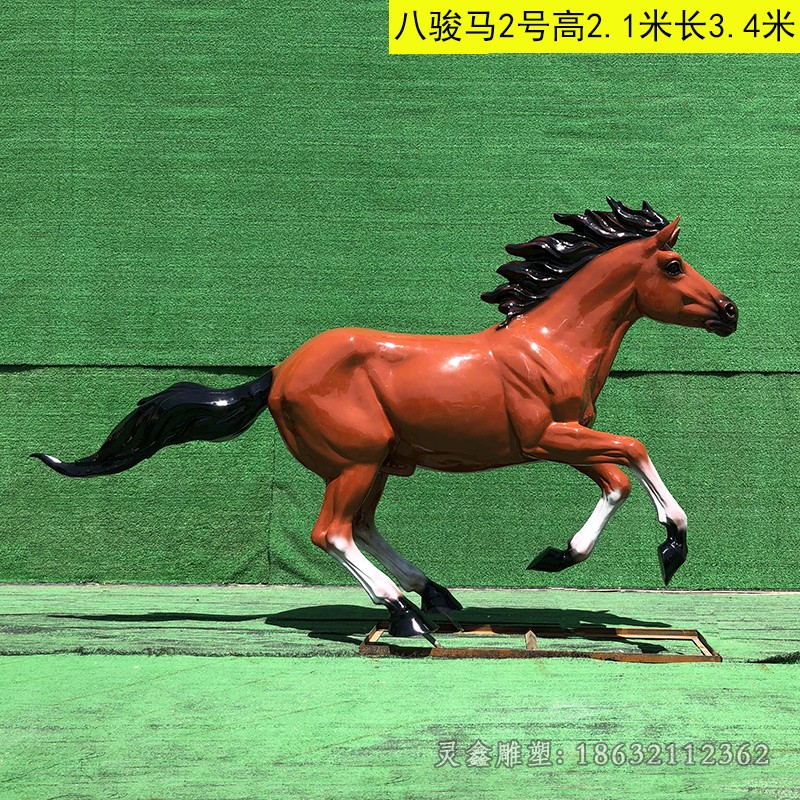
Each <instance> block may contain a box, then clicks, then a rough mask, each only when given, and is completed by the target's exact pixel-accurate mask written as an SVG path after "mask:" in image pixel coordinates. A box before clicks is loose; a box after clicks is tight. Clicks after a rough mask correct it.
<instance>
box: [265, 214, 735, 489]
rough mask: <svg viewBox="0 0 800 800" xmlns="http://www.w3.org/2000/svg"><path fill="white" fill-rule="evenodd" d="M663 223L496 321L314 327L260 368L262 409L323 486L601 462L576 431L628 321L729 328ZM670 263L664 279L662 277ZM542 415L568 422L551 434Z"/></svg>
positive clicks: (719, 301)
mask: <svg viewBox="0 0 800 800" xmlns="http://www.w3.org/2000/svg"><path fill="white" fill-rule="evenodd" d="M676 223H677V220H676V222H674V223H672V224H671V225H670V226H668V227H667V228H665V229H664V230H663V231H661V232H660V233H659V234H657V235H656V236H654V237H652V238H649V239H645V240H640V241H634V242H629V243H626V244H623V245H620V246H619V247H616V248H614V249H612V250H610V251H608V252H606V253H603V254H602V255H600V256H598V257H597V258H596V259H594V260H593V261H591V262H590V263H589V264H588V265H587V266H585V267H583V268H582V269H581V270H580V272H577V273H576V274H575V275H574V276H572V277H571V278H570V279H569V280H568V281H567V282H565V283H564V284H563V285H562V286H560V287H559V288H558V290H557V291H556V292H554V293H553V295H552V296H551V297H549V298H548V299H547V300H546V301H545V302H544V303H542V304H541V305H540V306H538V307H536V308H534V309H533V310H531V311H529V312H527V313H526V314H524V315H522V316H520V317H517V318H516V319H514V320H513V321H512V322H511V323H510V324H509V325H508V326H507V327H503V328H500V329H498V328H497V327H494V326H493V327H492V328H489V329H487V330H485V331H481V332H479V333H475V334H470V335H466V336H414V335H408V334H391V333H384V332H381V331H373V330H367V329H357V328H351V329H336V330H331V331H326V332H324V333H322V334H320V335H319V336H317V337H315V338H314V339H312V340H310V341H309V342H307V343H306V344H304V345H303V346H302V347H300V348H299V349H298V350H296V351H295V352H294V353H293V354H292V355H290V356H289V357H288V358H287V359H286V360H285V361H283V362H281V363H280V364H279V365H277V367H276V368H275V370H274V376H275V377H274V386H273V389H272V392H271V394H270V399H269V407H270V411H271V412H272V414H273V417H274V418H275V421H276V423H277V424H278V427H279V429H280V431H281V434H282V435H283V437H284V440H285V441H286V443H287V445H288V446H289V448H290V450H291V451H292V452H293V453H294V455H295V456H296V457H297V458H298V459H299V460H300V461H301V462H302V463H303V464H305V465H306V466H307V467H308V468H309V469H312V470H314V471H315V472H317V473H318V474H320V475H321V476H322V477H324V478H326V479H327V480H331V479H334V478H336V477H337V476H338V475H340V474H341V473H342V472H343V471H346V470H347V469H348V467H350V466H351V465H366V464H369V465H372V466H373V467H374V468H375V470H376V472H377V471H379V470H381V469H385V471H387V472H398V473H410V472H411V471H413V469H414V468H416V467H426V468H431V469H438V470H445V471H471V470H477V469H487V468H492V467H500V466H505V465H510V464H519V463H522V462H525V461H529V460H531V459H548V460H556V461H565V462H566V463H570V464H574V465H594V464H602V463H615V462H616V461H617V460H618V459H610V458H609V456H608V454H607V453H606V452H605V450H604V449H603V448H602V447H601V448H600V449H598V447H597V446H596V445H593V444H591V442H592V441H593V440H592V439H591V438H590V439H589V440H587V441H583V440H582V438H581V437H582V436H583V435H585V434H586V433H587V432H585V431H583V428H584V427H589V426H591V425H592V424H593V422H594V419H595V412H594V402H595V400H596V398H597V396H598V394H599V393H600V391H601V389H602V388H603V385H604V383H605V380H606V378H607V377H608V373H609V371H610V369H611V365H612V362H613V360H614V357H615V355H616V353H617V350H618V348H619V346H620V344H621V342H622V338H623V336H624V334H625V333H626V332H627V331H628V330H629V328H630V326H631V325H632V324H633V323H634V322H636V320H637V319H639V318H640V317H642V316H648V317H651V318H652V319H657V320H659V321H662V322H672V323H675V324H680V325H689V326H695V327H705V328H708V329H709V330H713V331H714V332H715V333H719V334H721V335H726V334H727V333H729V332H732V330H733V329H735V317H734V318H731V312H730V311H726V310H725V309H726V307H727V306H728V304H729V303H730V301H729V300H728V298H726V297H724V295H722V293H721V292H720V291H719V290H718V289H716V288H715V287H714V286H712V285H711V284H710V283H709V282H708V281H706V280H705V279H704V278H703V277H702V276H701V275H699V274H698V273H697V272H696V271H695V270H693V269H692V268H691V267H690V266H689V265H688V264H686V263H685V262H683V261H682V259H681V258H680V256H679V255H678V254H677V253H676V252H675V251H674V250H672V249H663V248H664V247H665V246H667V247H668V242H669V241H670V238H671V237H672V236H673V234H674V232H675V228H676ZM673 262H678V263H679V264H680V266H681V269H682V272H681V274H679V275H678V276H672V275H670V274H668V273H667V272H665V271H664V267H665V266H666V265H667V264H671V263H673ZM554 423H561V424H564V425H567V426H573V427H572V428H571V429H569V431H568V432H567V433H566V434H565V435H560V436H558V437H554V436H553V435H552V434H551V429H552V426H553V424H554ZM598 435H599V434H598ZM613 443H614V444H615V445H616V446H617V447H622V446H623V444H624V442H623V441H622V439H618V438H615V439H614V440H613ZM608 444H609V445H611V444H612V442H610V441H609V442H608Z"/></svg>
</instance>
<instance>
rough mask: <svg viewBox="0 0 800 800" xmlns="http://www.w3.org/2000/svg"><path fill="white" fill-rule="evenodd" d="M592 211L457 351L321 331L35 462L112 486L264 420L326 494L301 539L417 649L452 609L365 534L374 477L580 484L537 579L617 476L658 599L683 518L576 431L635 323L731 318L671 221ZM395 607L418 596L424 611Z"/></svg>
mask: <svg viewBox="0 0 800 800" xmlns="http://www.w3.org/2000/svg"><path fill="white" fill-rule="evenodd" d="M606 199H607V201H608V203H609V205H610V206H611V211H610V212H609V211H589V210H587V211H586V212H585V213H584V214H573V215H569V214H556V215H555V216H554V218H555V220H556V221H557V222H559V223H562V224H565V225H569V226H570V227H571V228H572V230H571V231H563V232H559V233H554V234H551V235H549V236H539V237H537V238H535V239H533V240H531V241H529V242H526V243H524V244H516V245H508V246H507V247H506V250H507V251H508V253H510V254H511V255H513V256H517V257H518V258H519V259H521V260H515V261H511V262H509V263H507V264H504V265H503V266H502V267H500V268H499V269H498V270H497V272H498V273H499V274H500V275H501V276H502V277H503V278H505V280H506V283H503V284H502V285H501V286H498V287H497V288H496V289H495V290H493V291H490V292H486V293H484V294H483V295H482V299H483V300H485V301H486V302H488V303H495V304H497V305H498V307H499V310H500V312H501V313H502V314H504V315H505V320H504V321H503V322H502V323H501V324H500V325H498V326H492V327H491V328H488V329H487V330H483V331H480V332H478V333H472V334H467V335H463V336H432V335H415V334H398V333H384V332H381V331H376V330H368V329H361V328H343V329H335V330H329V331H326V332H324V333H321V334H319V335H317V336H315V337H314V338H313V339H311V340H310V341H308V342H306V343H305V344H304V345H302V346H301V347H300V348H298V349H297V350H296V351H295V352H293V353H292V354H291V355H290V356H289V357H288V358H286V359H285V360H284V361H282V362H280V363H279V364H277V365H275V366H272V367H269V368H268V370H267V372H266V373H265V374H264V375H263V376H261V377H260V378H257V379H256V380H253V381H251V382H249V383H245V384H243V385H241V386H237V387H234V388H232V389H227V390H218V389H209V388H207V387H205V386H201V385H200V384H196V383H177V384H175V385H174V386H172V387H170V388H169V389H166V390H165V391H163V392H161V393H159V394H156V395H153V396H152V397H146V398H144V399H142V400H140V401H139V403H138V407H137V408H136V409H135V410H134V411H133V412H132V413H131V414H130V415H129V416H127V417H126V418H125V419H124V420H122V422H120V423H119V425H117V427H116V428H115V429H114V430H113V431H112V433H111V434H110V436H109V437H108V439H107V441H106V442H105V444H103V446H102V447H101V448H100V450H99V451H98V452H97V453H95V454H94V455H91V456H88V457H86V458H82V459H79V460H77V461H74V462H72V463H63V462H61V461H59V460H58V459H56V458H53V457H52V456H47V455H44V454H41V453H35V454H34V455H35V456H36V457H38V458H40V459H41V460H42V461H43V462H44V463H45V464H47V465H48V466H50V467H52V468H53V469H54V470H56V471H57V472H60V473H61V474H62V475H68V476H71V477H88V476H94V475H103V474H109V473H114V472H120V471H122V470H126V469H128V468H130V467H132V466H134V465H135V464H137V463H139V462H140V461H142V460H143V459H146V458H149V457H150V456H152V455H153V454H154V453H155V452H156V451H157V450H159V449H160V448H162V447H164V446H166V445H170V444H180V443H182V442H188V441H192V440H210V441H222V440H224V439H230V438H233V437H234V436H238V435H239V434H240V433H242V432H244V431H245V430H246V429H247V428H248V427H249V426H250V425H251V424H252V423H253V421H254V420H255V419H256V417H257V416H258V415H259V414H260V413H261V412H262V411H263V410H264V408H266V407H269V410H270V412H271V414H272V416H273V418H274V420H275V422H276V423H277V426H278V429H279V431H280V433H281V436H282V437H283V440H284V442H285V443H286V445H287V447H288V448H289V450H290V451H291V452H292V454H293V455H294V456H295V458H297V459H298V460H299V461H300V462H301V463H302V464H303V465H304V466H305V467H307V468H308V469H310V470H312V471H313V472H315V473H316V474H317V475H319V476H320V477H321V478H322V479H323V480H324V481H325V484H326V488H325V495H324V500H323V503H322V509H321V511H320V514H319V518H318V519H317V522H316V524H315V525H314V528H313V531H312V533H311V540H312V541H313V543H314V544H315V545H317V546H318V547H320V548H322V549H323V550H324V551H325V552H327V553H329V554H330V555H331V556H333V558H335V559H336V560H337V561H339V562H340V563H341V564H342V566H343V567H344V568H345V569H346V570H347V571H348V572H349V573H350V574H351V575H352V576H353V577H354V578H355V579H356V580H357V581H358V582H359V583H360V584H361V586H362V587H363V588H364V589H365V590H366V592H367V594H368V595H369V597H370V598H371V599H372V601H373V602H374V603H377V604H383V605H385V606H387V607H388V610H389V617H390V625H389V633H390V634H392V635H396V636H412V635H417V634H422V635H425V636H427V637H429V638H430V633H431V631H433V630H436V624H435V623H434V622H433V621H431V620H430V619H428V618H426V617H425V616H424V614H423V612H441V613H445V614H448V615H449V613H451V612H454V611H458V610H460V609H461V608H462V606H461V605H460V603H459V602H458V601H457V600H456V599H455V598H454V597H453V595H452V594H451V593H450V592H449V591H448V590H447V589H446V588H445V587H443V586H440V585H439V584H437V583H434V582H433V581H431V580H430V579H429V578H427V577H426V576H425V575H424V574H423V573H422V572H421V571H420V570H419V569H418V568H417V567H416V566H414V565H413V564H411V563H409V562H408V561H406V560H405V559H403V558H402V557H401V556H400V555H398V554H397V553H396V552H395V551H394V550H393V549H392V548H391V547H390V546H389V545H388V544H387V543H386V542H385V541H384V539H383V538H382V537H381V535H380V534H379V533H378V531H377V529H376V527H375V509H376V506H377V505H378V501H379V500H380V497H381V493H382V492H383V489H384V486H385V484H386V479H387V476H389V475H411V473H412V472H414V470H415V469H416V468H417V467H423V468H427V469H433V470H441V471H444V472H470V471H476V470H484V469H491V468H495V467H504V466H508V465H511V464H522V463H526V462H529V461H558V462H561V463H564V464H568V465H570V466H572V467H575V469H577V470H579V471H580V472H582V473H584V474H585V475H587V476H588V477H589V478H591V479H592V480H593V481H594V482H595V483H596V484H597V485H598V486H599V487H600V490H601V497H600V500H599V502H598V503H597V506H596V507H595V509H594V511H593V512H592V514H591V516H590V517H589V519H588V521H587V522H586V524H585V525H584V526H583V527H582V528H581V529H580V530H579V531H578V532H577V533H576V534H575V535H574V536H573V537H572V538H571V539H570V540H569V543H568V545H567V548H566V549H564V550H559V549H555V548H552V547H550V548H547V549H545V550H544V551H543V552H542V553H540V554H539V556H538V557H536V558H535V559H534V560H533V562H532V563H531V564H530V566H529V569H536V570H543V571H546V572H556V571H559V570H562V569H565V568H566V567H569V566H571V565H573V564H576V563H578V562H580V561H583V560H584V559H586V558H587V557H588V556H589V554H590V553H591V552H592V549H593V548H594V546H595V543H596V542H597V539H598V537H599V536H600V533H601V532H602V530H603V528H604V527H605V526H606V524H607V523H608V521H609V519H610V518H611V516H612V515H613V514H614V512H615V511H616V510H617V509H618V508H619V506H620V505H621V504H622V503H623V502H624V500H625V498H626V497H627V496H628V494H629V492H630V481H629V480H628V478H627V476H626V475H625V473H624V472H623V471H622V470H621V469H620V467H625V468H626V469H628V470H630V472H631V473H632V474H633V475H634V476H635V477H636V478H637V479H638V480H639V481H640V482H641V484H642V485H643V487H644V489H645V490H646V492H647V493H648V494H649V496H650V498H651V500H652V502H653V504H654V505H655V507H656V510H657V512H658V521H659V522H660V523H661V524H662V525H664V526H665V528H666V530H667V537H666V540H665V541H664V542H663V544H661V545H660V546H659V548H658V553H659V557H660V563H661V569H662V576H663V579H664V582H665V583H669V581H670V579H671V578H672V576H673V575H674V574H675V571H676V570H677V569H678V568H679V567H680V565H681V564H682V563H683V562H684V561H685V559H686V553H687V546H686V514H685V513H684V511H683V510H682V509H681V507H680V506H679V505H678V503H677V502H676V501H675V499H674V498H673V497H672V495H671V494H670V492H669V490H668V489H667V487H666V486H665V485H664V483H663V481H662V480H661V478H660V477H659V475H658V472H656V469H655V467H654V466H653V463H652V462H651V460H650V458H649V457H648V454H647V450H646V449H645V447H644V445H643V444H642V443H641V442H640V441H638V440H636V439H633V438H631V437H629V436H622V435H617V434H612V433H602V432H600V431H595V430H593V429H592V425H593V424H594V421H595V401H596V399H597V396H598V394H599V393H600V391H601V389H602V388H603V385H604V384H605V382H606V379H607V377H608V374H609V371H610V369H611V364H612V362H613V360H614V357H615V356H616V354H617V350H618V349H619V346H620V344H621V342H622V338H623V336H624V335H625V333H626V332H627V331H628V329H629V328H630V327H631V325H633V323H634V322H636V320H637V319H639V318H640V317H643V316H646V317H650V318H651V319H654V320H658V321H660V322H667V323H673V324H677V325H685V326H692V327H700V328H705V329H706V330H707V331H711V332H712V333H715V334H717V335H719V336H727V335H729V334H731V333H733V332H734V331H735V330H736V322H737V316H738V312H737V309H736V306H735V305H734V303H733V302H732V301H731V300H730V299H729V298H728V297H726V296H725V295H723V294H722V293H721V292H720V291H719V289H717V288H715V287H714V286H713V285H712V284H710V283H709V282H708V281H707V280H706V279H705V278H703V277H702V276H701V275H699V274H698V273H697V272H696V271H695V270H694V269H692V267H690V266H689V265H688V264H687V263H686V262H685V261H684V260H683V259H682V258H681V256H680V255H678V253H676V252H675V250H674V247H675V243H676V241H677V238H678V232H679V228H678V219H679V218H678V219H675V220H674V221H672V222H669V221H668V220H667V219H666V218H665V217H663V216H661V215H660V214H658V213H657V212H655V211H654V210H653V209H652V208H651V207H650V206H649V205H648V204H647V203H644V204H643V206H642V209H641V210H636V209H632V208H629V207H627V206H625V205H624V204H623V203H620V202H617V201H615V200H612V199H611V198H606ZM362 548H363V549H364V550H366V551H367V552H368V553H370V554H371V555H372V556H373V557H374V558H375V559H376V560H377V562H379V563H380V564H382V565H383V566H384V567H385V568H386V569H387V570H388V571H389V572H390V573H392V575H394V577H395V578H396V579H397V581H398V583H399V584H400V587H402V590H401V588H400V587H399V586H398V585H397V584H396V583H395V582H394V581H393V580H392V579H391V578H389V577H388V575H386V574H385V573H384V572H382V571H381V570H379V569H378V568H377V567H376V566H375V565H374V564H373V563H372V562H371V561H370V560H369V559H367V558H366V557H365V555H364V554H363V553H362ZM404 591H405V592H412V591H413V592H418V593H419V594H420V596H421V605H422V608H421V609H420V608H418V607H417V606H416V605H414V603H412V602H411V601H410V600H408V599H407V598H406V597H405V595H404V593H403V592H404Z"/></svg>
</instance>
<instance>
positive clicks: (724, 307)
mask: <svg viewBox="0 0 800 800" xmlns="http://www.w3.org/2000/svg"><path fill="white" fill-rule="evenodd" d="M719 306H720V311H721V312H722V313H721V316H722V317H723V318H724V319H727V320H730V321H731V322H733V321H735V320H736V318H737V317H738V316H739V310H738V309H737V308H736V303H734V302H733V301H732V300H729V299H728V298H727V297H721V298H720V299H719Z"/></svg>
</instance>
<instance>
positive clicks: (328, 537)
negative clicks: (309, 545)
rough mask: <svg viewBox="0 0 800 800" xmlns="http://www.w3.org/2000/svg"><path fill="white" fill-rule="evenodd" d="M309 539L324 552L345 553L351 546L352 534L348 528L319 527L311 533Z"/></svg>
mask: <svg viewBox="0 0 800 800" xmlns="http://www.w3.org/2000/svg"><path fill="white" fill-rule="evenodd" d="M311 541H312V542H313V543H314V544H315V545H316V546H317V547H319V548H320V550H324V551H325V552H326V553H328V554H330V553H332V552H333V553H339V554H340V555H342V554H344V553H346V552H347V551H348V550H350V549H351V548H352V547H353V544H354V542H353V535H352V532H351V531H350V530H346V531H345V530H341V529H337V528H319V529H316V528H315V529H314V530H313V531H312V533H311Z"/></svg>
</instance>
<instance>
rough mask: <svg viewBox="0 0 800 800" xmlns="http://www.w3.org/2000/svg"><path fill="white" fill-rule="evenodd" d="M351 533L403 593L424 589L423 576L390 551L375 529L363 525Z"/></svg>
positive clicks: (409, 563)
mask: <svg viewBox="0 0 800 800" xmlns="http://www.w3.org/2000/svg"><path fill="white" fill-rule="evenodd" d="M353 533H354V535H355V536H357V537H358V538H359V539H360V540H361V543H362V544H363V545H364V549H365V550H366V551H367V552H368V553H370V554H371V555H373V556H374V557H375V558H376V559H377V560H378V561H380V563H381V564H383V566H384V567H386V569H388V570H389V572H391V573H392V575H394V576H395V578H397V580H398V581H399V582H400V585H401V586H402V587H403V589H405V591H407V592H421V591H422V590H423V589H424V588H425V584H427V583H428V579H427V577H426V576H425V574H424V573H423V572H422V571H421V570H419V569H418V568H417V567H415V566H414V565H413V564H412V563H411V562H410V561H406V560H405V559H404V558H403V557H402V556H401V555H400V554H399V553H398V552H397V551H396V550H394V549H392V547H391V546H390V545H389V543H388V542H387V541H386V540H385V539H384V538H383V536H381V535H380V533H378V529H377V528H375V527H373V526H367V525H364V526H363V527H356V528H354V530H353Z"/></svg>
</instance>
